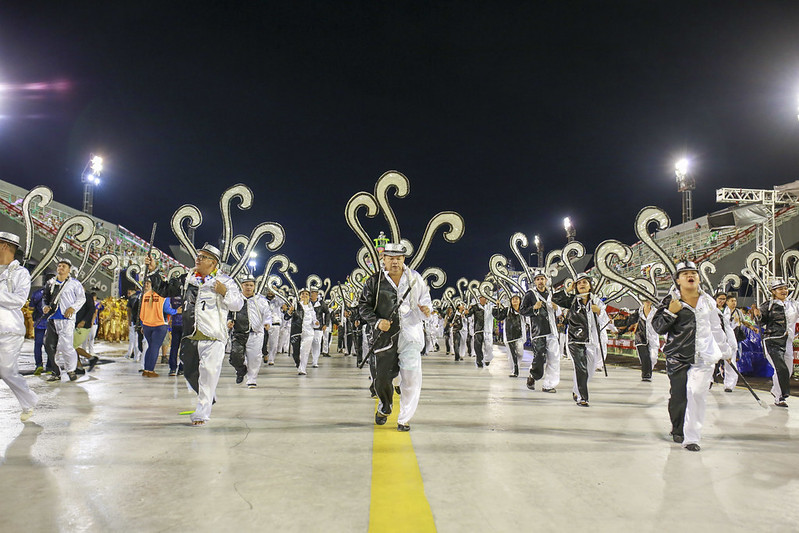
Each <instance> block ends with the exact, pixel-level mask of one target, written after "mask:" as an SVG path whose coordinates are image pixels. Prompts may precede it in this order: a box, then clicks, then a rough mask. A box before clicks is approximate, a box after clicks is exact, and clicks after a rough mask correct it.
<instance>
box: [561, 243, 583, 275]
mask: <svg viewBox="0 0 799 533" xmlns="http://www.w3.org/2000/svg"><path fill="white" fill-rule="evenodd" d="M582 257H585V246H583V243H581V242H580V241H572V242H570V243H568V244H567V245H566V246H564V247H563V251H562V253H561V259H563V264H564V265H566V270H568V271H569V275H570V276H571V279H572V280H576V279H577V265H576V263H577V261H578V260H579V259H580V258H582Z"/></svg>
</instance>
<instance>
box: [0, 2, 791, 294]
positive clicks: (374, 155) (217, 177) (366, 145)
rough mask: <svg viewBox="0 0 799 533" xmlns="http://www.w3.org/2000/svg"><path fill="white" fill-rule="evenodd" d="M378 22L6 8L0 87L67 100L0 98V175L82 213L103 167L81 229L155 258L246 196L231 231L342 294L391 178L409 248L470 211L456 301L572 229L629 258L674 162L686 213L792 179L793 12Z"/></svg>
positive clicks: (539, 5)
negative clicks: (252, 237) (363, 216)
mask: <svg viewBox="0 0 799 533" xmlns="http://www.w3.org/2000/svg"><path fill="white" fill-rule="evenodd" d="M387 4H388V3H385V2H364V3H363V4H345V3H343V2H314V3H309V4H302V3H298V2H283V3H272V2H222V1H217V2H161V1H159V2H150V1H137V2H105V3H98V4H96V5H95V4H82V3H80V2H59V3H52V7H50V8H47V7H43V6H46V5H47V4H46V3H44V4H43V3H39V2H20V3H18V6H17V7H16V8H14V7H11V6H9V5H8V4H5V5H4V6H3V7H2V8H0V21H2V28H3V31H2V33H0V84H8V85H10V86H12V87H13V86H17V85H18V84H25V83H32V82H57V81H62V82H65V83H63V84H62V85H61V89H59V90H53V91H41V92H35V91H34V92H31V91H28V92H26V91H20V90H14V89H9V88H8V87H6V89H7V90H5V91H3V92H1V93H0V115H2V116H3V118H2V120H0V178H2V179H4V180H7V181H10V182H12V183H15V184H18V185H20V186H23V187H26V188H27V187H32V186H34V185H37V184H45V185H48V186H49V187H51V188H52V189H53V190H54V192H55V199H56V200H58V201H61V202H64V203H67V204H70V205H72V206H75V207H78V208H79V207H80V203H81V192H82V188H81V185H80V182H79V176H80V172H81V170H82V169H83V166H84V164H85V162H86V160H87V158H88V154H89V153H90V152H95V153H100V154H102V155H103V156H104V157H105V160H106V163H105V166H106V172H105V175H104V181H103V184H102V186H101V187H100V188H99V189H98V191H97V192H96V196H95V214H96V215H97V216H99V217H101V218H105V219H107V220H111V221H114V222H117V223H120V224H122V225H124V226H126V227H128V228H130V229H132V230H133V231H135V232H137V233H138V234H139V235H142V236H148V235H149V230H150V226H151V224H152V222H153V221H157V222H158V223H159V228H163V229H162V230H160V231H159V234H158V236H157V238H156V241H157V242H156V244H157V245H162V246H163V244H164V243H165V241H166V240H167V238H169V241H170V242H174V238H173V237H172V235H171V233H169V234H167V230H166V227H167V225H168V221H169V218H170V216H171V214H172V212H173V211H174V210H175V209H176V208H177V207H178V206H179V205H181V204H183V203H194V204H197V205H198V206H200V207H201V208H202V209H203V211H204V217H205V222H204V224H203V226H202V227H201V228H200V230H199V231H198V240H200V242H202V241H203V240H209V241H214V240H216V239H218V237H219V233H220V231H221V221H220V215H219V213H218V208H217V207H216V203H217V201H218V198H219V195H220V194H221V192H222V191H223V190H224V189H225V188H226V187H227V186H229V185H232V184H233V183H237V182H243V183H246V184H247V185H249V186H250V187H251V188H252V189H253V192H254V193H255V207H254V208H253V209H252V210H251V211H249V212H246V213H245V212H241V211H238V210H236V211H235V212H234V224H235V226H234V227H235V228H236V230H237V232H238V233H242V232H246V233H247V234H249V231H250V230H251V228H252V227H253V226H254V225H255V224H257V223H258V222H262V221H275V222H279V223H281V224H282V225H283V226H284V228H285V230H286V244H285V246H284V247H283V249H282V252H283V253H286V254H287V255H288V256H289V257H290V258H292V259H293V260H294V261H295V262H296V263H297V264H298V265H299V268H300V279H303V280H304V278H305V276H306V275H307V274H309V273H312V272H315V273H319V274H321V275H322V276H323V277H325V276H330V277H331V278H332V279H333V280H336V279H343V277H344V276H345V275H346V273H348V272H349V271H350V270H351V269H352V268H353V267H354V254H355V251H356V250H357V248H358V247H359V246H360V243H359V241H358V240H357V238H356V237H355V236H354V234H352V232H351V231H350V230H349V228H348V227H347V225H346V223H345V220H344V215H343V211H344V206H345V204H346V202H347V199H348V198H349V197H350V196H351V195H352V194H354V193H355V192H357V191H360V190H367V191H371V190H372V189H373V187H374V183H375V180H376V179H377V178H378V177H379V176H380V174H382V173H383V172H384V171H386V170H390V169H395V170H399V171H401V172H403V173H405V174H406V175H407V176H408V178H409V179H410V181H411V193H410V195H409V196H408V197H407V198H405V199H396V200H395V201H394V202H393V204H392V205H393V206H394V209H395V211H396V213H397V216H398V218H399V221H400V227H401V228H402V230H403V236H405V237H408V238H410V239H411V240H412V241H414V243H415V244H418V242H419V239H420V238H421V235H422V231H423V229H424V226H425V225H426V223H427V221H428V220H429V218H430V217H432V216H433V215H434V214H435V213H437V212H438V211H441V210H455V211H458V212H459V213H461V214H462V215H463V216H464V217H465V219H466V235H465V236H464V238H463V239H462V240H461V241H460V242H459V243H457V244H454V245H452V244H448V243H445V242H444V240H443V239H441V237H440V236H439V237H437V239H436V241H435V242H434V244H433V246H432V247H431V251H430V253H429V254H428V259H427V260H426V261H425V264H424V265H423V266H430V265H433V264H435V265H439V266H442V267H443V268H444V269H445V270H446V271H447V273H448V274H449V277H450V283H454V280H455V279H457V278H458V277H460V276H466V277H469V278H475V277H478V276H479V277H482V275H483V274H485V272H486V271H487V268H488V266H487V264H488V258H489V257H490V255H491V254H493V253H496V252H501V253H504V254H506V255H510V250H509V248H508V244H507V243H508V238H509V236H510V235H511V234H512V233H513V232H515V231H523V232H525V233H527V234H528V235H530V236H532V235H533V234H534V233H539V234H540V235H541V237H542V239H543V241H544V243H545V245H546V247H547V249H552V248H554V247H560V246H562V245H563V244H564V241H565V235H564V232H563V229H562V219H563V217H564V216H571V217H572V220H573V221H574V222H575V225H576V228H577V236H578V239H579V240H581V241H582V242H584V243H585V244H586V246H587V247H588V248H590V249H593V248H594V247H595V246H596V245H597V244H598V243H599V242H600V241H602V240H603V239H606V238H620V239H622V240H625V241H628V242H632V241H633V232H632V221H633V218H634V216H635V214H636V212H637V211H638V210H639V209H640V208H641V207H642V206H644V205H648V204H656V205H660V206H661V207H663V208H665V209H666V210H667V211H668V212H669V213H670V214H671V216H672V220H673V221H674V222H679V218H680V196H679V195H678V193H677V191H676V185H675V182H674V177H673V164H674V161H675V160H676V158H677V157H678V156H679V155H681V154H683V153H685V154H687V155H689V156H691V157H692V159H693V168H694V169H695V175H696V178H697V183H698V188H697V191H696V193H695V210H694V212H695V214H703V213H706V212H708V211H713V210H715V209H718V208H720V207H722V206H718V205H717V204H715V202H714V190H715V189H716V188H717V187H721V186H741V187H771V186H773V185H775V184H779V183H785V182H788V181H793V180H794V179H797V178H798V177H799V176H797V174H798V173H799V121H797V117H796V115H797V110H796V107H797V105H796V104H797V91H799V31H797V28H799V3H797V2H767V1H761V2H714V3H707V2H697V1H690V2H674V1H670V2H660V1H647V2H641V1H640V0H636V1H630V2H613V1H606V2H595V1H583V2H577V1H570V2H565V1H559V2H546V3H544V2H526V3H523V2H507V3H501V2H439V3H436V5H435V6H430V5H428V4H429V3H426V2H425V3H418V4H405V3H397V4H396V5H387ZM30 96H35V97H36V98H30ZM370 222H371V223H370V224H369V225H368V226H367V228H368V229H369V230H370V231H372V232H374V233H377V231H378V230H379V229H387V227H386V226H385V225H384V224H383V223H382V218H379V219H376V220H375V221H370Z"/></svg>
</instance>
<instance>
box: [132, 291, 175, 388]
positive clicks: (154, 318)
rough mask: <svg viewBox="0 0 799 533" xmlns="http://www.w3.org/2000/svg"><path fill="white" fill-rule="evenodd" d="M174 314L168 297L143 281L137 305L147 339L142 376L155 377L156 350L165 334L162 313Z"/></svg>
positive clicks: (165, 328) (164, 322) (164, 319)
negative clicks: (140, 296)
mask: <svg viewBox="0 0 799 533" xmlns="http://www.w3.org/2000/svg"><path fill="white" fill-rule="evenodd" d="M165 313H166V314H167V315H174V314H176V313H177V309H172V306H171V305H170V304H169V298H165V297H163V296H161V295H160V294H158V293H157V292H154V291H153V286H152V283H151V282H150V281H149V280H147V281H145V282H144V294H143V295H142V298H141V305H140V306H139V317H140V318H141V323H142V332H143V333H144V338H145V339H147V351H146V352H145V354H144V371H143V372H142V376H144V377H146V378H157V377H158V374H157V373H156V372H155V363H156V361H158V350H159V349H160V348H161V344H163V342H164V339H165V338H166V334H167V325H166V318H165V316H164V314H165Z"/></svg>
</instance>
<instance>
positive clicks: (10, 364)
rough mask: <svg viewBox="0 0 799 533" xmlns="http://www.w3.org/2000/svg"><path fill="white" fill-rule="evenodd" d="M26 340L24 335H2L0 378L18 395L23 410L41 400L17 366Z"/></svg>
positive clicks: (0, 336) (0, 337)
mask: <svg viewBox="0 0 799 533" xmlns="http://www.w3.org/2000/svg"><path fill="white" fill-rule="evenodd" d="M24 341H25V336H24V335H10V334H6V335H0V379H2V380H3V381H5V382H6V385H8V388H9V389H11V392H13V393H14V396H16V397H17V401H19V405H20V407H22V410H23V411H26V410H28V409H32V408H33V407H34V406H35V405H36V403H37V402H38V401H39V399H38V397H37V396H36V393H34V392H33V391H32V390H31V389H30V387H28V383H27V382H26V381H25V378H23V377H22V375H20V373H19V369H18V368H17V360H18V359H19V352H20V350H22V343H23V342H24Z"/></svg>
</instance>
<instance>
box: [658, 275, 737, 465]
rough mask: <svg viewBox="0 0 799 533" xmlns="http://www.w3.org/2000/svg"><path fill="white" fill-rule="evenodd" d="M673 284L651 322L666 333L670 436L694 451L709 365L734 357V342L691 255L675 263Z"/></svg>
mask: <svg viewBox="0 0 799 533" xmlns="http://www.w3.org/2000/svg"><path fill="white" fill-rule="evenodd" d="M674 284H675V285H674V286H673V287H672V289H671V290H670V292H669V295H668V296H666V298H664V299H663V301H662V302H661V303H660V305H659V306H658V308H657V311H655V316H654V317H653V318H652V326H653V327H654V328H655V331H657V332H658V333H659V334H661V335H666V344H665V345H664V346H663V353H665V354H666V372H667V373H668V375H669V381H670V382H671V390H670V393H671V396H670V398H669V417H670V418H671V436H672V440H674V442H678V443H682V445H683V447H684V448H685V449H686V450H689V451H692V452H698V451H699V439H700V437H701V431H702V424H703V422H704V420H705V397H706V396H707V393H708V390H709V389H710V382H711V381H712V379H713V368H714V366H715V365H716V363H717V362H718V361H719V360H721V359H722V358H723V359H730V358H732V357H733V356H734V355H735V347H734V346H730V345H729V341H728V338H727V335H726V334H725V333H724V329H723V328H722V325H721V319H720V318H719V313H718V310H717V308H716V302H715V300H713V298H711V297H710V296H709V295H708V294H706V293H704V292H702V291H701V290H700V286H699V272H698V270H697V268H696V265H695V264H694V263H693V262H692V261H684V262H681V263H678V264H677V267H676V270H675V273H674Z"/></svg>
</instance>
